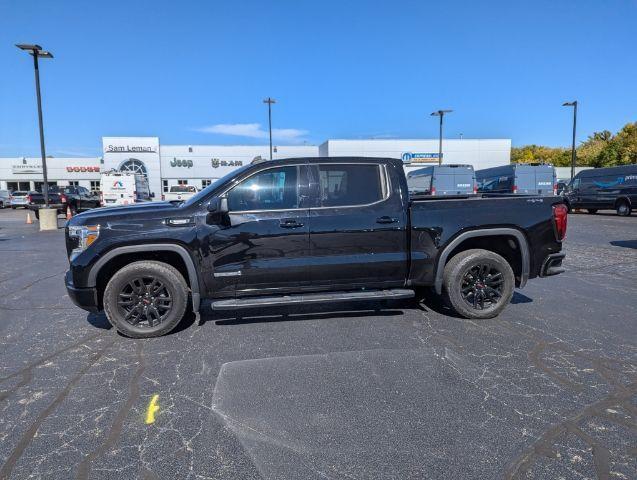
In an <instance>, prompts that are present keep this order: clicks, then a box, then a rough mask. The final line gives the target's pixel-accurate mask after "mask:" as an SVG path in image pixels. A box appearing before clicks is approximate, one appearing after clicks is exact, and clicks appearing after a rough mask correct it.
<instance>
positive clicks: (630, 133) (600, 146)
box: [511, 122, 637, 167]
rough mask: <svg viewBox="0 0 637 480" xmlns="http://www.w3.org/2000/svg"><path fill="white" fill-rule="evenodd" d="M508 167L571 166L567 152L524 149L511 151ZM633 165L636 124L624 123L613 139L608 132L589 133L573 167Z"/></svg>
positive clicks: (636, 149)
mask: <svg viewBox="0 0 637 480" xmlns="http://www.w3.org/2000/svg"><path fill="white" fill-rule="evenodd" d="M511 162H512V163H550V164H552V165H555V166H556V167H567V166H569V165H570V164H571V149H570V148H560V147H557V148H552V147H545V146H542V145H525V146H523V147H513V148H511ZM630 164H637V122H634V123H628V124H626V125H624V127H623V128H622V129H621V130H620V131H619V132H617V134H616V135H613V134H612V133H611V132H610V131H608V130H602V131H601V132H593V134H592V135H589V136H588V138H587V139H586V140H585V141H584V142H582V144H581V145H580V146H578V147H577V165H579V166H588V167H612V166H615V165H630Z"/></svg>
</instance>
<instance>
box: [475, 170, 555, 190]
mask: <svg viewBox="0 0 637 480" xmlns="http://www.w3.org/2000/svg"><path fill="white" fill-rule="evenodd" d="M476 180H477V181H478V192H481V193H490V194H499V193H505V194H509V193H515V194H523V195H557V178H556V176H555V168H553V165H548V164H544V163H513V164H511V165H504V166H502V167H493V168H485V169H482V170H476Z"/></svg>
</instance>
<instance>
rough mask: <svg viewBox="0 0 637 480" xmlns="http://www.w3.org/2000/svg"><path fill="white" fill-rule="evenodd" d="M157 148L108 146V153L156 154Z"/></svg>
mask: <svg viewBox="0 0 637 480" xmlns="http://www.w3.org/2000/svg"><path fill="white" fill-rule="evenodd" d="M155 151H156V150H155V147H150V146H146V147H137V146H135V145H107V146H106V152H132V153H155Z"/></svg>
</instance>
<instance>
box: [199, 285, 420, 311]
mask: <svg viewBox="0 0 637 480" xmlns="http://www.w3.org/2000/svg"><path fill="white" fill-rule="evenodd" d="M414 296H415V293H414V291H413V290H407V289H392V290H361V291H356V292H330V293H306V294H295V295H280V296H276V297H248V298H235V299H232V300H217V301H215V302H212V303H211V304H210V306H211V308H212V309H213V310H239V309H241V308H250V307H273V306H279V305H300V304H307V303H324V302H347V301H351V300H397V299H401V298H413V297H414Z"/></svg>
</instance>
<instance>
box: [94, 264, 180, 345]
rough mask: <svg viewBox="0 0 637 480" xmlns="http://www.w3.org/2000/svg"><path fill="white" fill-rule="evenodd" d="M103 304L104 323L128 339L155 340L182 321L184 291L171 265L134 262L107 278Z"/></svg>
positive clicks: (176, 271)
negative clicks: (105, 319) (106, 321)
mask: <svg viewBox="0 0 637 480" xmlns="http://www.w3.org/2000/svg"><path fill="white" fill-rule="evenodd" d="M103 303H104V311H105V313H106V317H107V318H108V321H109V322H110V323H111V325H113V326H114V327H115V328H116V329H117V331H119V332H120V333H122V334H124V335H126V336H128V337H132V338H148V337H159V336H161V335H164V334H166V333H168V332H170V331H171V330H172V329H173V328H175V327H176V326H177V324H178V323H179V321H180V320H181V319H182V318H183V316H184V313H185V311H186V304H187V303H188V288H187V285H186V281H185V280H184V277H183V276H182V275H181V273H179V271H178V270H177V269H176V268H174V267H173V266H171V265H168V264H166V263H163V262H156V261H140V262H134V263H131V264H129V265H126V266H125V267H123V268H122V269H120V270H118V271H117V272H116V273H115V274H114V275H113V276H112V277H111V279H110V280H109V282H108V284H107V285H106V290H105V291H104V299H103Z"/></svg>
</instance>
